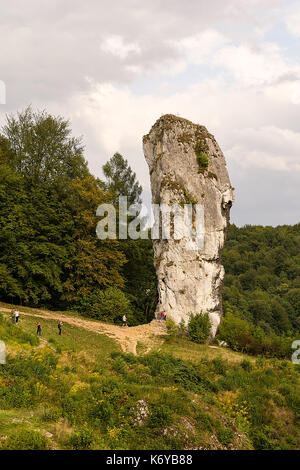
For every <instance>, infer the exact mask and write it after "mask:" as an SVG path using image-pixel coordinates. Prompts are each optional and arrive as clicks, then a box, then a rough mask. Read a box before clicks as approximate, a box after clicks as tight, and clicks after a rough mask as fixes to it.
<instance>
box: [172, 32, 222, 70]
mask: <svg viewBox="0 0 300 470" xmlns="http://www.w3.org/2000/svg"><path fill="white" fill-rule="evenodd" d="M228 42H229V40H228V39H227V38H226V37H225V36H224V35H223V34H221V33H219V32H218V31H216V30H214V29H207V30H204V31H203V32H201V33H198V34H195V35H194V36H187V37H184V38H182V39H180V40H177V41H170V44H171V45H172V46H173V47H175V48H177V49H178V51H179V52H181V53H182V54H183V55H184V56H186V59H187V61H189V62H191V63H193V64H202V63H203V62H204V61H205V60H206V59H207V58H208V57H209V56H210V55H211V54H213V53H214V51H215V50H216V49H218V48H220V47H221V46H224V45H225V44H226V43H228Z"/></svg>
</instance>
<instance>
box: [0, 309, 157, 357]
mask: <svg viewBox="0 0 300 470" xmlns="http://www.w3.org/2000/svg"><path fill="white" fill-rule="evenodd" d="M0 310H1V311H5V312H10V311H11V309H8V308H2V307H1V309H0ZM19 311H20V310H19ZM20 315H24V316H25V317H37V318H43V319H45V320H56V321H58V320H61V321H62V322H63V323H68V324H69V325H72V326H75V327H77V328H81V329H84V330H88V331H92V332H93V333H97V334H101V335H107V336H109V337H110V338H112V339H114V340H116V341H117V342H118V343H119V344H120V346H121V348H122V350H123V351H124V352H130V353H133V354H134V355H136V354H137V350H136V349H137V345H138V343H141V345H143V348H144V350H145V352H147V351H149V350H150V349H151V347H152V345H153V342H154V338H155V337H157V336H162V335H165V334H166V326H165V323H164V322H162V321H160V320H153V321H152V322H151V323H147V324H146V325H139V326H131V327H122V326H117V325H110V324H108V323H103V322H98V321H92V320H87V319H83V318H80V317H72V316H70V315H66V314H64V313H59V312H50V311H47V310H37V311H36V313H28V312H22V311H20Z"/></svg>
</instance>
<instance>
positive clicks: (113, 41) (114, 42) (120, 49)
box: [100, 35, 141, 59]
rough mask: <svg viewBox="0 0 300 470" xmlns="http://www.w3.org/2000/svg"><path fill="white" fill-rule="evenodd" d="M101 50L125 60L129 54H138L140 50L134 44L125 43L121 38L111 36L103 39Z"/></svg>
mask: <svg viewBox="0 0 300 470" xmlns="http://www.w3.org/2000/svg"><path fill="white" fill-rule="evenodd" d="M100 47H101V50H102V51H104V52H106V53H109V54H112V55H114V56H116V57H119V58H120V59H126V57H128V55H129V54H140V53H141V49H140V47H139V45H138V44H136V43H135V42H127V43H126V42H125V41H124V38H122V36H118V35H112V36H108V37H107V38H105V39H104V41H103V42H102V44H101V46H100Z"/></svg>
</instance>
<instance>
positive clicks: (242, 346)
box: [219, 310, 292, 358]
mask: <svg viewBox="0 0 300 470" xmlns="http://www.w3.org/2000/svg"><path fill="white" fill-rule="evenodd" d="M219 339H221V340H223V341H226V343H227V344H228V346H230V347H231V349H233V350H234V351H241V352H243V353H248V354H253V355H258V354H262V355H264V356H267V357H278V358H285V357H289V356H290V354H291V344H292V339H291V338H288V337H283V336H276V335H275V334H272V335H270V336H266V335H265V333H264V331H263V330H262V329H261V328H259V327H257V326H254V325H253V324H251V323H250V322H248V321H247V320H245V319H243V318H240V317H239V316H238V315H234V314H233V312H232V311H230V310H229V311H228V312H227V313H226V315H225V317H224V319H223V321H222V323H221V325H220V329H219Z"/></svg>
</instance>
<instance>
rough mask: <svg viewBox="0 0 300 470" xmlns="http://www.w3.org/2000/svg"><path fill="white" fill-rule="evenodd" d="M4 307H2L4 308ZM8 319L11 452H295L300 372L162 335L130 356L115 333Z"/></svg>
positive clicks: (2, 332) (4, 332)
mask: <svg viewBox="0 0 300 470" xmlns="http://www.w3.org/2000/svg"><path fill="white" fill-rule="evenodd" d="M0 310H1V309H0ZM35 323H36V318H34V317H22V318H21V324H20V325H12V324H11V323H10V321H9V318H8V314H6V313H4V314H2V317H1V320H0V338H1V339H4V341H5V342H6V344H7V352H8V357H7V363H6V365H0V430H1V431H0V448H1V449H21V448H22V449H23V448H27V449H46V448H50V449H86V448H88V449H231V448H234V449H295V448H299V446H300V437H299V436H300V380H299V379H300V367H299V366H295V365H293V364H292V363H291V362H290V361H286V360H278V359H268V360H266V359H262V358H256V359H255V358H253V357H248V356H246V355H243V354H241V353H235V352H233V351H231V350H229V349H224V348H217V347H209V346H204V345H196V344H194V343H191V342H189V341H188V340H183V339H179V338H175V339H168V338H165V339H161V340H160V341H156V342H155V343H154V347H153V349H152V351H151V352H148V353H147V354H144V353H143V347H142V345H140V347H139V348H138V353H139V354H138V355H137V356H133V355H132V354H125V353H123V352H122V351H121V349H120V347H119V345H118V344H117V343H116V342H114V341H113V340H112V339H111V338H108V337H107V336H104V335H101V334H96V333H93V332H91V331H86V330H82V329H79V328H76V327H74V326H72V325H69V324H65V325H64V329H63V335H62V336H61V337H59V336H58V334H57V322H56V321H53V320H45V319H44V320H43V336H42V338H41V340H40V341H39V340H38V339H37V338H36V337H35V335H34V334H32V333H34V331H35Z"/></svg>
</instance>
